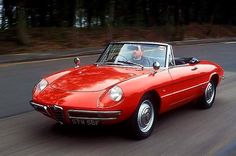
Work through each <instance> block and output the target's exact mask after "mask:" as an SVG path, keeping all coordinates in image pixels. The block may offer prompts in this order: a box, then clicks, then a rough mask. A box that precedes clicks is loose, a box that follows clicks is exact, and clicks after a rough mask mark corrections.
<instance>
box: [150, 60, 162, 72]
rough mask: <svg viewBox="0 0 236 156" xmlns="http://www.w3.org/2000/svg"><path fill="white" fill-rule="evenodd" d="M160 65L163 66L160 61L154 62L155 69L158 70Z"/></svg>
mask: <svg viewBox="0 0 236 156" xmlns="http://www.w3.org/2000/svg"><path fill="white" fill-rule="evenodd" d="M160 66H161V65H160V63H159V62H157V61H156V62H154V63H153V64H152V67H153V69H154V70H155V71H157V70H158V69H159V68H160Z"/></svg>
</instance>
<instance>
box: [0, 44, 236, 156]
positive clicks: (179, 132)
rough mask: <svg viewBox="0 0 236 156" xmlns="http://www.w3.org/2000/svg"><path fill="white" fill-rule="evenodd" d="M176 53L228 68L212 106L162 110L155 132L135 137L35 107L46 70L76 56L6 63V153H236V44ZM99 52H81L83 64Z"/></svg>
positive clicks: (0, 133)
mask: <svg viewBox="0 0 236 156" xmlns="http://www.w3.org/2000/svg"><path fill="white" fill-rule="evenodd" d="M174 50H175V55H176V56H196V57H197V58H200V59H207V60H212V61H215V62H217V63H219V64H220V65H222V66H223V67H224V69H225V77H226V79H225V80H224V81H223V82H222V84H221V86H219V88H218V89H217V97H216V101H215V104H214V106H213V108H212V109H209V110H199V109H196V108H195V106H194V105H188V106H184V107H182V108H179V109H177V110H174V111H171V112H169V113H167V114H164V115H162V116H161V117H160V118H159V121H158V122H157V124H156V127H155V129H154V131H153V134H152V135H151V136H150V137H149V138H147V139H145V140H142V141H134V140H131V139H129V138H128V137H127V136H126V135H125V134H126V133H125V132H126V129H124V128H122V127H121V126H109V127H95V128H80V127H74V128H71V127H66V128H65V127H61V126H59V125H57V124H55V122H54V121H53V120H51V119H48V118H46V117H45V116H43V115H41V114H39V113H38V112H35V111H32V108H31V107H30V106H29V103H28V101H29V100H30V99H31V90H32V87H33V85H34V84H35V83H37V82H38V81H39V79H40V78H41V77H43V75H47V74H49V73H52V72H54V71H58V70H61V69H64V68H69V67H72V66H73V61H72V60H73V59H72V58H66V59H59V60H49V61H38V62H29V63H19V64H7V65H1V66H0V118H1V119H0V155H1V156H3V155H16V156H19V155H81V156H90V155H101V156H104V155H107V156H111V155H119V156H120V155H130V156H139V155H140V156H143V155H146V156H149V155H155V156H159V155H163V156H179V155H180V156H190V155H191V156H192V155H196V156H205V155H216V156H221V155H232V156H235V155H236V102H235V101H236V59H235V58H236V44H235V43H217V44H205V45H192V46H179V47H174ZM97 57H98V56H97V55H94V56H84V57H81V61H82V65H85V64H90V63H93V62H94V61H95V60H96V59H97Z"/></svg>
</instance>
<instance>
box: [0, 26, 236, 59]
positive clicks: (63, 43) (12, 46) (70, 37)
mask: <svg viewBox="0 0 236 156" xmlns="http://www.w3.org/2000/svg"><path fill="white" fill-rule="evenodd" d="M27 32H28V34H29V36H30V40H31V44H30V45H28V46H22V45H19V44H18V43H17V39H16V34H15V31H14V30H5V31H0V45H1V46H0V54H6V53H30V52H39V51H42V52H44V51H51V50H53V51H55V50H58V51H63V50H70V49H77V48H86V47H101V46H104V45H106V44H107V43H108V42H110V41H123V40H126V41H130V40H135V41H158V42H164V41H173V40H188V39H206V38H222V37H235V36H236V26H228V25H209V24H194V23H192V24H190V25H184V26H179V27H174V26H172V25H165V26H158V27H118V28H117V27H116V28H109V27H103V28H91V29H86V28H83V29H77V28H65V27H63V28H59V27H50V28H30V29H28V31H27Z"/></svg>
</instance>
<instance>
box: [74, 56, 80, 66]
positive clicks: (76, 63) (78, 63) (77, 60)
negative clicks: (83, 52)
mask: <svg viewBox="0 0 236 156" xmlns="http://www.w3.org/2000/svg"><path fill="white" fill-rule="evenodd" d="M74 63H75V67H79V65H80V59H79V57H76V58H74Z"/></svg>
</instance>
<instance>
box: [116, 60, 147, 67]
mask: <svg viewBox="0 0 236 156" xmlns="http://www.w3.org/2000/svg"><path fill="white" fill-rule="evenodd" d="M118 62H120V63H125V64H130V65H135V66H139V67H141V68H142V69H143V68H144V66H143V65H141V64H138V63H134V62H131V61H120V60H119V61H118Z"/></svg>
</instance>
